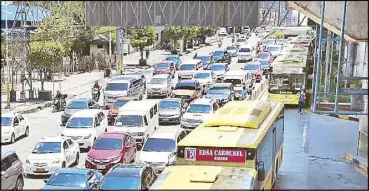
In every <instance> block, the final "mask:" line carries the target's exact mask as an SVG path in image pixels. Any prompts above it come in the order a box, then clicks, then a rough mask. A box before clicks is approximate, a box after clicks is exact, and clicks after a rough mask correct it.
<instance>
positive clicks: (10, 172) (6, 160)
mask: <svg viewBox="0 0 369 191" xmlns="http://www.w3.org/2000/svg"><path fill="white" fill-rule="evenodd" d="M23 185H24V171H23V166H22V162H21V161H20V159H19V157H18V155H17V154H16V153H15V151H13V150H6V149H5V148H1V190H23Z"/></svg>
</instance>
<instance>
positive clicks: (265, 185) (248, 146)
mask: <svg viewBox="0 0 369 191" xmlns="http://www.w3.org/2000/svg"><path fill="white" fill-rule="evenodd" d="M283 141H284V105H283V104H282V103H278V102H267V101H231V102H228V103H227V104H226V105H224V106H223V107H222V108H220V109H218V110H217V111H216V112H215V113H214V114H213V115H212V116H210V117H209V118H208V119H207V120H206V121H204V122H203V123H202V124H201V125H200V126H198V127H197V128H196V129H194V130H193V131H192V132H191V133H190V134H189V135H187V136H186V137H185V138H184V139H182V140H181V141H180V142H179V143H178V148H177V158H178V165H177V166H171V167H167V168H166V169H165V170H164V171H163V172H162V174H161V175H160V176H159V178H158V179H157V181H156V182H155V183H154V185H153V186H152V187H151V188H152V189H190V188H197V189H230V188H232V189H271V188H272V186H273V184H274V182H275V180H276V178H277V172H278V169H279V168H280V166H281V164H282V159H283ZM230 177H232V178H230Z"/></svg>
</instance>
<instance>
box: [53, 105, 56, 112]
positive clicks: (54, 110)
mask: <svg viewBox="0 0 369 191" xmlns="http://www.w3.org/2000/svg"><path fill="white" fill-rule="evenodd" d="M55 112H56V106H55V105H53V113H55Z"/></svg>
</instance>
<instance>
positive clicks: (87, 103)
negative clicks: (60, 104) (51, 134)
mask: <svg viewBox="0 0 369 191" xmlns="http://www.w3.org/2000/svg"><path fill="white" fill-rule="evenodd" d="M99 108H100V105H99V103H97V102H96V101H95V100H93V99H92V98H81V99H74V100H72V101H71V102H69V104H68V105H67V107H66V108H65V110H64V112H63V114H62V115H61V124H62V125H63V126H64V125H65V124H66V123H67V121H68V119H69V118H70V116H72V115H73V114H74V113H76V112H77V111H80V110H83V109H99Z"/></svg>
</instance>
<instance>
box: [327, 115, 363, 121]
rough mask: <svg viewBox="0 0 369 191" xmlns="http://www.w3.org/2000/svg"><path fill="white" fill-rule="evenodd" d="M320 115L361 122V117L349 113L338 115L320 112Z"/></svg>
mask: <svg viewBox="0 0 369 191" xmlns="http://www.w3.org/2000/svg"><path fill="white" fill-rule="evenodd" d="M320 115H323V116H328V117H335V118H339V119H344V120H349V121H355V122H359V118H355V117H351V116H349V115H338V114H320Z"/></svg>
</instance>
